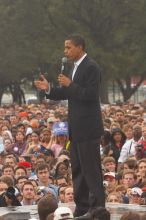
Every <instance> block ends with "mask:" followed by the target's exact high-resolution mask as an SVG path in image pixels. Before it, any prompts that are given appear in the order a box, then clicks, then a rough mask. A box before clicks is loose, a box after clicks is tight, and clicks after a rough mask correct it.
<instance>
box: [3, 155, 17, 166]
mask: <svg viewBox="0 0 146 220" xmlns="http://www.w3.org/2000/svg"><path fill="white" fill-rule="evenodd" d="M5 164H6V165H10V166H12V167H14V166H15V162H14V159H13V158H12V157H11V158H8V157H7V158H6V159H5Z"/></svg>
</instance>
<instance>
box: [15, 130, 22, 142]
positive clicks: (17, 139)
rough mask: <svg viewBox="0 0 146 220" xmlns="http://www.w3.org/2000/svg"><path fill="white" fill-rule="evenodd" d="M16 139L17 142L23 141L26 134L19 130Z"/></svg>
mask: <svg viewBox="0 0 146 220" xmlns="http://www.w3.org/2000/svg"><path fill="white" fill-rule="evenodd" d="M16 141H17V142H23V141H24V135H23V134H22V132H17V134H16Z"/></svg>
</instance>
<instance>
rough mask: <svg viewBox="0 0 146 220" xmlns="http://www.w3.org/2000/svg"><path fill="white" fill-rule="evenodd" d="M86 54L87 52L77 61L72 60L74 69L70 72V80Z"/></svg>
mask: <svg viewBox="0 0 146 220" xmlns="http://www.w3.org/2000/svg"><path fill="white" fill-rule="evenodd" d="M86 56H87V53H85V54H84V55H83V56H82V57H81V58H80V59H79V60H78V61H77V62H74V69H73V72H72V80H73V78H74V76H75V73H76V70H77V68H78V66H79V65H80V63H81V62H82V61H83V59H84V58H85V57H86Z"/></svg>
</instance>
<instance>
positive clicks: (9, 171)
mask: <svg viewBox="0 0 146 220" xmlns="http://www.w3.org/2000/svg"><path fill="white" fill-rule="evenodd" d="M2 175H6V176H14V167H12V166H10V165H4V166H3V168H2Z"/></svg>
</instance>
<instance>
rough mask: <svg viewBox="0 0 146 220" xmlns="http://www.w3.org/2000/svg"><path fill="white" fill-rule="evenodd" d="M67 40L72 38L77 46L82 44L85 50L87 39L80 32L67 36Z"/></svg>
mask: <svg viewBox="0 0 146 220" xmlns="http://www.w3.org/2000/svg"><path fill="white" fill-rule="evenodd" d="M66 40H71V41H72V42H73V44H74V45H75V46H82V49H83V51H85V40H84V38H83V37H82V36H81V35H80V34H71V35H69V36H68V37H66Z"/></svg>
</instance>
